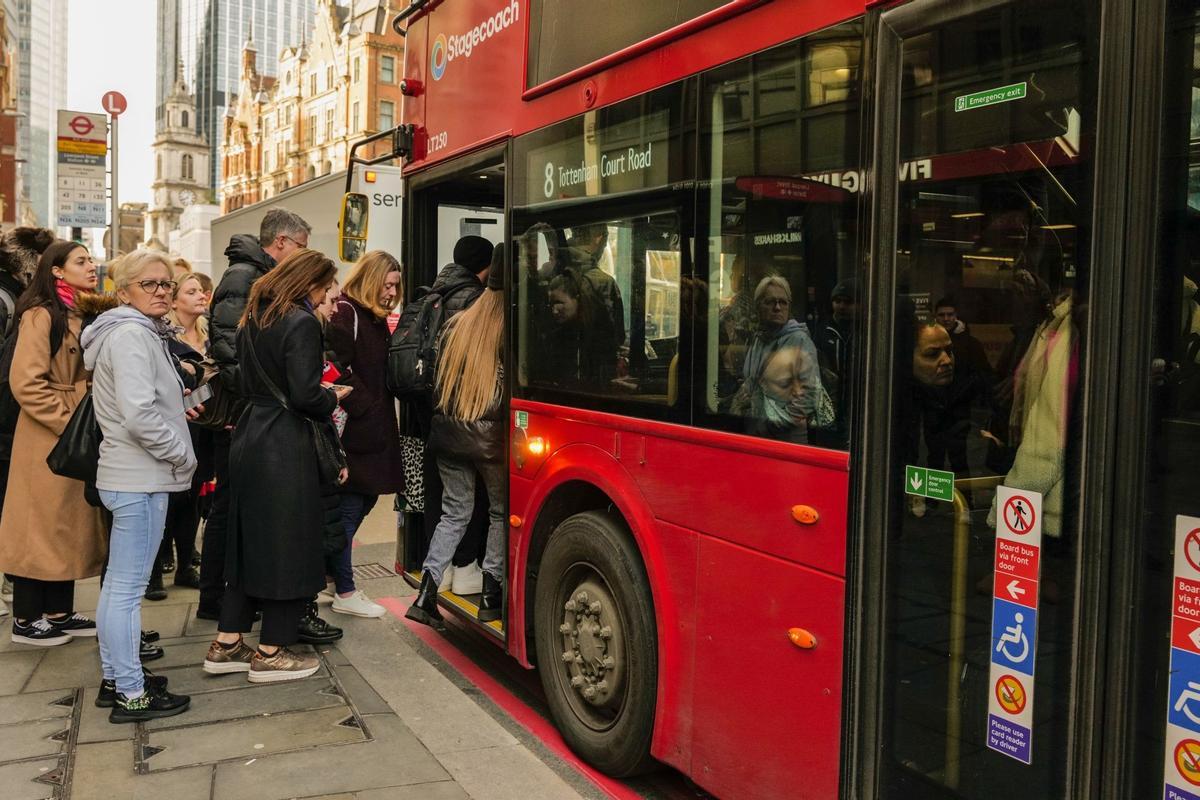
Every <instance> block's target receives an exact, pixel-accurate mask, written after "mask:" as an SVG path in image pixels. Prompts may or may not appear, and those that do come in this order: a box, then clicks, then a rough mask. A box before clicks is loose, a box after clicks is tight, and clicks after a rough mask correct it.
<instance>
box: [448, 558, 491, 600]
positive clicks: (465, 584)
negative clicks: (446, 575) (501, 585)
mask: <svg viewBox="0 0 1200 800" xmlns="http://www.w3.org/2000/svg"><path fill="white" fill-rule="evenodd" d="M450 591H452V592H454V593H455V594H458V595H463V594H479V593H480V592H482V591H483V570H481V569H480V568H479V565H478V564H477V563H475V562H474V561H472V562H471V563H470V564H467V565H466V566H465V567H455V568H454V580H453V581H452V582H451V584H450Z"/></svg>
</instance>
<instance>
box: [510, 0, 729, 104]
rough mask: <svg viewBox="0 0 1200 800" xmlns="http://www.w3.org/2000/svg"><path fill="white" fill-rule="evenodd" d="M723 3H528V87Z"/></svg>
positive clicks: (706, 0)
mask: <svg viewBox="0 0 1200 800" xmlns="http://www.w3.org/2000/svg"><path fill="white" fill-rule="evenodd" d="M728 3H729V0H676V2H672V3H645V2H637V0H610V1H609V2H607V3H601V4H598V3H595V2H591V0H530V4H529V19H530V23H529V53H528V57H529V72H528V76H529V77H528V81H529V84H528V85H529V86H537V85H539V84H542V83H545V82H546V81H549V80H552V79H553V78H557V77H558V76H559V75H565V74H567V73H568V72H571V71H572V70H575V69H578V68H579V67H582V66H585V65H587V64H591V63H592V62H594V61H598V60H599V59H601V58H604V57H605V56H608V55H611V54H613V53H617V52H620V51H621V50H624V49H625V48H626V47H630V46H632V45H635V44H637V43H638V42H642V41H645V40H646V39H649V38H650V37H652V36H655V35H657V34H660V33H662V32H663V31H666V30H670V29H671V28H674V27H675V26H676V25H680V24H682V23H684V22H687V21H688V20H691V19H695V18H696V17H699V16H700V15H702V14H707V13H708V12H710V11H713V10H715V9H718V8H720V7H721V6H723V5H726V4H728Z"/></svg>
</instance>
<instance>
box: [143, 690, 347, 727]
mask: <svg viewBox="0 0 1200 800" xmlns="http://www.w3.org/2000/svg"><path fill="white" fill-rule="evenodd" d="M170 688H172V689H174V685H173V684H172V685H171V687H170ZM339 706H340V707H341V708H343V709H346V712H345V713H346V714H349V713H350V711H349V709H348V708H347V707H346V701H345V700H343V699H342V697H341V696H340V695H338V694H337V693H336V691H335V689H334V687H333V681H331V680H329V678H316V677H313V678H306V679H304V680H301V681H288V682H286V683H261V684H253V683H242V684H240V688H237V689H233V690H231V691H228V692H211V693H208V694H203V695H199V696H197V697H195V698H193V700H192V705H191V708H190V709H189V710H187V711H186V712H184V713H182V714H177V715H175V716H173V717H162V718H161V719H153V720H150V721H149V722H146V723H145V727H146V730H162V729H165V728H179V727H182V726H185V725H197V724H200V723H207V722H219V721H223V720H232V719H245V718H248V717H264V716H272V715H275V714H284V713H287V712H290V711H311V710H314V709H318V708H333V707H339Z"/></svg>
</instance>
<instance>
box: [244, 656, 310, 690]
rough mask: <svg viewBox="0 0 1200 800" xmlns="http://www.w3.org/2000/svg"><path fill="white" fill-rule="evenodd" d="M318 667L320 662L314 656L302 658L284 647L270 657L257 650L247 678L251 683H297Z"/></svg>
mask: <svg viewBox="0 0 1200 800" xmlns="http://www.w3.org/2000/svg"><path fill="white" fill-rule="evenodd" d="M320 666H321V661H320V660H319V659H318V658H317V657H316V656H302V655H299V654H297V653H293V652H292V651H291V650H289V649H287V648H286V647H281V648H279V649H278V650H276V651H275V654H274V655H270V656H267V655H263V653H262V651H261V650H258V651H255V653H254V658H253V659H251V661H250V675H249V678H250V682H251V683H275V682H276V681H298V680H300V679H301V678H307V677H308V676H309V675H312V674H313V673H314V672H316V671H317V670H318V669H319V668H320Z"/></svg>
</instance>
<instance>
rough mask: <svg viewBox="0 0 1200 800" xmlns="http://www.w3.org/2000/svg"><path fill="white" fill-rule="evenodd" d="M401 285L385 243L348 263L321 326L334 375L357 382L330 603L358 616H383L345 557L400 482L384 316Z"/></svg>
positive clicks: (346, 433)
mask: <svg viewBox="0 0 1200 800" xmlns="http://www.w3.org/2000/svg"><path fill="white" fill-rule="evenodd" d="M399 291H400V264H399V263H398V262H397V261H396V259H395V258H393V257H392V256H391V255H390V254H388V253H385V252H384V251H383V250H372V251H371V252H369V253H367V254H366V255H364V256H363V257H362V259H360V260H359V262H358V263H357V264H355V265H354V269H353V270H351V272H350V277H349V278H347V280H346V285H345V287H343V289H342V296H341V298H340V299H339V300H338V301H337V302H336V303H335V304H334V310H333V315H332V318H331V319H330V321H329V327H328V328H326V330H325V337H326V343H327V345H328V347H329V349H330V350H332V351H333V354H334V355H333V360H334V361H335V362H336V363H337V365H338V366H339V368H340V369H341V371H342V374H341V377H339V378H338V383H341V384H345V385H346V386H351V387H353V388H354V393H353V394H352V395H350V396H349V397H347V398H346V400H345V402H343V403H342V409H343V410H345V412H346V417H347V418H346V428H345V430H343V431H342V447H343V448H344V449H345V451H346V460H347V462H348V464H349V466H350V478H349V479H348V480H347V481H346V483H345V485H344V486H342V487H341V498H340V505H341V514H342V525H343V527H344V528H345V531H346V547H345V549H344V550H343V551H342V552H341V553H340V554H339V555H338V556H337V557H336V558H335V561H334V564H333V573H334V574H333V578H334V581H333V582H334V586H333V589H332V594H333V610H334V611H336V612H338V613H339V614H352V615H354V616H358V617H382V616H383V615H384V613H385V611H386V609H384V607H383V606H381V605H379V604H378V603H374V602H372V601H371V599H370V598H368V597H367V596H366V595H365V594H363V592H362V591H361V590H359V589H357V588H356V587H355V585H354V571H353V569H352V567H351V561H350V554H351V546H352V543H353V539H354V534H355V533H356V532H357V531H358V528H359V526H360V525H362V521H363V520H364V519H365V518H366V516H367V514H369V513H370V512H371V509H372V508H374V506H375V503H376V502H377V501H378V500H379V495H381V494H394V493H396V492H398V491H400V490H401V489H402V488H403V486H402V485H403V483H404V470H403V464H402V461H401V458H400V428H399V425H398V424H397V422H396V404H395V403H394V402H393V401H392V398H391V395H389V394H388V390H387V385H386V382H385V371H386V369H387V353H388V340H389V339H390V336H391V334H390V331H389V330H388V325H387V317H388V314H390V313H391V312H392V309H394V308H395V307H396V305H397V299H398V297H399ZM327 591H328V589H327Z"/></svg>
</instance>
